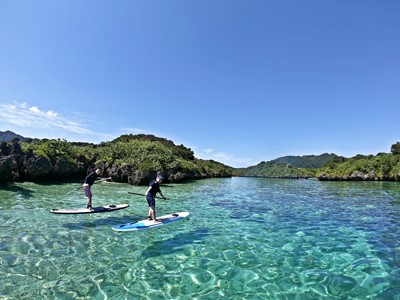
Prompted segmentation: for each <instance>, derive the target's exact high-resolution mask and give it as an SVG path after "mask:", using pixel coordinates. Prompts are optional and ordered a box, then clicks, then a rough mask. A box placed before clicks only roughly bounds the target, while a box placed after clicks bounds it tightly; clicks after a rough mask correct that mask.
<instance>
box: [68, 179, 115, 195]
mask: <svg viewBox="0 0 400 300" xmlns="http://www.w3.org/2000/svg"><path fill="white" fill-rule="evenodd" d="M107 180H111V177H107V178H102V179H100V180H96V181H95V182H94V183H99V182H103V181H107ZM81 188H82V186H78V187H77V188H75V189H73V190H71V191H69V192H68V193H67V195H68V194H70V193H72V192H74V191H76V190H79V189H81Z"/></svg>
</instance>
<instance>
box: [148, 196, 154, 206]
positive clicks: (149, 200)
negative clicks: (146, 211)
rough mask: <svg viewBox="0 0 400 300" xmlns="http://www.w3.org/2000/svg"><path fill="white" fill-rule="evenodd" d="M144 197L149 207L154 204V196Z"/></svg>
mask: <svg viewBox="0 0 400 300" xmlns="http://www.w3.org/2000/svg"><path fill="white" fill-rule="evenodd" d="M146 199H147V203H148V204H149V207H150V206H156V198H155V197H152V196H147V197H146Z"/></svg>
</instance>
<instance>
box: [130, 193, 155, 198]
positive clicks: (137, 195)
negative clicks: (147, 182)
mask: <svg viewBox="0 0 400 300" xmlns="http://www.w3.org/2000/svg"><path fill="white" fill-rule="evenodd" d="M128 193H129V194H132V195H137V196H143V197H144V196H146V195H144V194H139V193H134V192H128ZM156 198H158V199H163V198H161V197H158V196H156Z"/></svg>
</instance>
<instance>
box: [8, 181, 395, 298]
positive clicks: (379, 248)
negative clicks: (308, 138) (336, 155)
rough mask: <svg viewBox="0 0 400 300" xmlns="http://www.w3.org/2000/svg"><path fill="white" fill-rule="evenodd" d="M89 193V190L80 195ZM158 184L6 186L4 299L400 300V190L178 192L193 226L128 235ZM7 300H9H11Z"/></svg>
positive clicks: (271, 185) (205, 188) (266, 187)
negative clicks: (100, 208)
mask: <svg viewBox="0 0 400 300" xmlns="http://www.w3.org/2000/svg"><path fill="white" fill-rule="evenodd" d="M77 186H78V188H77ZM145 188H146V187H133V186H129V185H125V184H115V183H104V184H99V185H96V186H94V188H93V193H94V199H93V204H94V205H103V204H110V203H115V204H118V203H129V204H130V207H129V208H127V209H125V210H120V211H116V212H112V213H104V214H92V215H64V216H63V215H53V214H50V213H49V212H48V211H49V210H50V209H52V208H69V207H83V206H84V205H85V203H86V202H85V199H84V196H83V194H82V191H81V189H79V184H62V185H51V184H48V185H37V184H32V183H23V184H14V185H6V186H1V187H0V209H1V210H0V295H2V296H1V297H3V298H4V299H193V298H199V299H223V298H226V299H323V298H326V299H365V298H371V299H399V298H400V238H399V237H400V230H399V229H400V218H399V217H400V202H399V199H400V185H399V184H398V183H387V182H385V183H382V182H319V181H315V180H276V179H262V178H232V179H213V180H201V181H197V182H190V183H187V184H182V185H168V187H166V188H165V189H164V193H165V194H166V195H167V196H168V197H169V198H170V199H169V200H167V201H163V200H157V213H158V215H163V214H167V213H171V212H176V211H190V213H191V215H190V218H189V219H188V220H185V221H182V222H179V223H175V224H171V225H169V226H163V227H159V228H156V229H154V230H149V231H141V232H130V233H120V232H114V231H113V230H112V229H111V228H112V226H114V225H118V224H123V223H127V222H135V221H137V220H140V219H142V218H143V217H146V216H147V211H148V207H147V203H146V200H145V199H144V197H141V196H136V195H133V194H129V193H128V192H135V193H138V194H143V193H144V190H145ZM3 298H1V299H3Z"/></svg>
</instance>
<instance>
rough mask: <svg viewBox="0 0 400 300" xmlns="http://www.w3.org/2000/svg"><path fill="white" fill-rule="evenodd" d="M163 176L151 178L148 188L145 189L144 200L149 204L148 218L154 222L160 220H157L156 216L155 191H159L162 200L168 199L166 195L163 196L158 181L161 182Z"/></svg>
mask: <svg viewBox="0 0 400 300" xmlns="http://www.w3.org/2000/svg"><path fill="white" fill-rule="evenodd" d="M163 179H164V178H163V177H162V176H161V175H158V176H157V177H156V180H152V181H151V182H150V185H149V188H148V189H147V191H146V194H145V196H146V200H147V203H148V204H149V220H154V221H155V222H161V221H160V220H157V218H156V195H157V193H160V195H161V197H163V199H164V200H166V199H168V198H167V197H164V195H163V193H162V191H161V189H160V182H162V180H163Z"/></svg>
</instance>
